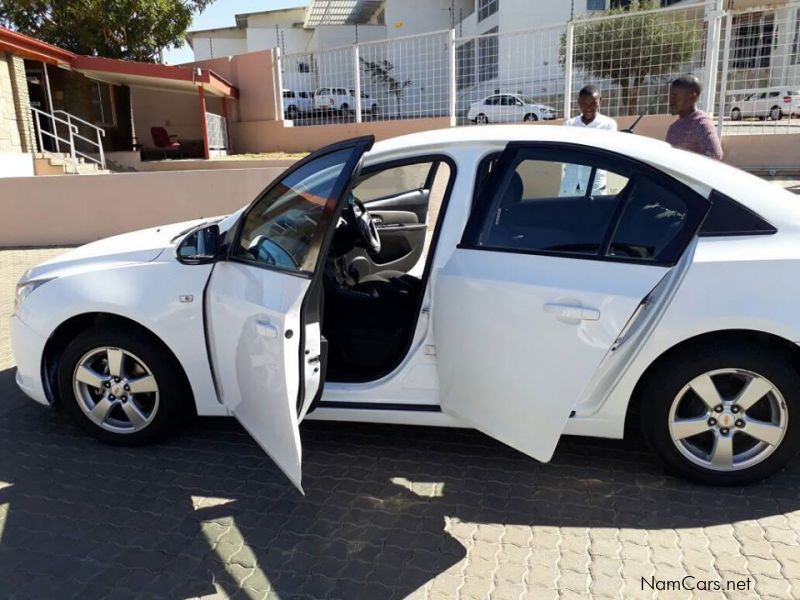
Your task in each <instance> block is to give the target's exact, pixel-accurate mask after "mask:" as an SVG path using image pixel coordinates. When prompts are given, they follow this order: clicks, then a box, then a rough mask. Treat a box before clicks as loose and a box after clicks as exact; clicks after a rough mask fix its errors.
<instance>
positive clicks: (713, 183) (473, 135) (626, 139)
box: [367, 117, 800, 230]
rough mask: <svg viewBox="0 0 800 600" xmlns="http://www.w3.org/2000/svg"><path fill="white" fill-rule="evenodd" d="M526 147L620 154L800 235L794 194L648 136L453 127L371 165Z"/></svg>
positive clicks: (414, 138)
mask: <svg viewBox="0 0 800 600" xmlns="http://www.w3.org/2000/svg"><path fill="white" fill-rule="evenodd" d="M645 118H646V117H645ZM526 141H530V142H563V143H570V144H576V145H581V146H588V147H590V148H602V149H604V150H608V151H611V152H618V153H620V154H623V155H626V156H630V157H631V158H633V159H636V160H640V161H642V162H645V163H647V164H650V165H652V166H654V167H656V168H657V169H660V170H662V171H665V172H667V173H669V174H671V175H673V176H675V177H677V178H679V179H682V180H683V181H687V180H689V181H692V182H696V183H698V184H700V185H701V186H703V187H707V188H710V189H715V190H717V191H719V192H720V193H722V194H725V195H727V196H730V197H731V198H733V199H734V200H736V201H738V202H740V203H742V204H744V205H746V206H748V207H749V208H750V209H752V210H753V211H755V212H757V213H758V214H760V215H762V216H763V217H764V218H766V219H767V220H768V221H770V222H771V223H773V225H775V226H776V227H779V228H780V225H781V224H782V225H784V226H789V227H791V228H794V229H798V230H800V199H798V198H797V196H795V195H794V194H792V193H791V192H788V191H787V190H784V189H783V188H781V187H780V186H778V185H775V184H772V183H769V182H766V181H764V180H763V179H760V178H758V177H756V176H754V175H751V174H750V173H746V172H745V171H742V170H740V169H737V168H736V167H732V166H730V165H727V164H725V163H722V162H719V161H716V160H713V159H711V158H707V157H705V156H702V155H699V154H696V153H693V152H688V151H686V150H680V149H678V148H674V147H672V146H670V145H669V144H667V143H666V142H664V141H661V140H657V139H655V138H650V137H646V136H644V135H636V134H630V133H624V132H617V131H605V130H600V129H586V128H577V127H564V126H563V125H531V124H514V125H481V126H465V127H450V128H446V129H436V130H431V131H422V132H419V133H411V134H408V135H403V136H399V137H396V138H391V139H387V140H383V141H380V142H377V143H376V144H375V145H374V146H373V148H372V150H371V151H370V152H369V154H368V156H367V159H368V161H369V162H370V163H372V162H373V161H374V160H380V159H382V158H383V157H385V156H388V155H392V158H397V156H396V155H398V154H400V155H402V154H409V153H411V152H414V153H421V152H430V153H450V152H452V151H454V150H456V149H457V148H470V147H471V148H475V149H477V150H479V151H481V152H483V153H488V152H491V151H495V152H496V151H500V150H502V149H503V148H505V146H506V145H507V144H508V143H509V142H526Z"/></svg>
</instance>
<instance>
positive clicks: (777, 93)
mask: <svg viewBox="0 0 800 600" xmlns="http://www.w3.org/2000/svg"><path fill="white" fill-rule="evenodd" d="M780 95H781V93H780V92H770V93H769V97H770V98H777V97H778V96H780Z"/></svg>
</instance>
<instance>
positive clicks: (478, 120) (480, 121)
mask: <svg viewBox="0 0 800 600" xmlns="http://www.w3.org/2000/svg"><path fill="white" fill-rule="evenodd" d="M488 123H489V119H488V118H487V117H486V115H485V114H483V113H480V114H479V115H478V116H477V117H475V124H476V125H488Z"/></svg>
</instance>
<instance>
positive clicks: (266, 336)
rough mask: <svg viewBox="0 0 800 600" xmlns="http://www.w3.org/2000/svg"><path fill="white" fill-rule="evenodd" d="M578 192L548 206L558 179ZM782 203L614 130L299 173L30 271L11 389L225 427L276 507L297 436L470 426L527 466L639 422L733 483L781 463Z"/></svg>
mask: <svg viewBox="0 0 800 600" xmlns="http://www.w3.org/2000/svg"><path fill="white" fill-rule="evenodd" d="M570 164H571V165H578V166H580V167H582V169H580V172H581V173H583V176H584V177H586V178H588V179H589V180H590V181H587V182H586V185H584V186H582V187H583V189H587V190H592V189H593V186H592V184H591V179H593V178H594V177H595V176H596V174H597V172H598V171H600V170H602V171H605V172H606V181H607V185H606V186H605V188H604V189H603V190H602V191H601V192H596V193H591V194H583V195H574V196H563V195H561V196H560V195H559V189H560V180H561V177H562V172H563V170H564V167H565V165H570ZM798 273H800V204H799V203H798V199H797V198H796V197H794V196H792V195H791V194H790V193H789V192H786V191H784V190H783V189H780V188H778V187H777V186H774V185H773V184H770V183H766V182H764V181H761V180H759V179H757V178H756V177H753V176H751V175H748V174H747V173H744V172H742V171H739V170H737V169H735V168H733V167H729V166H726V165H724V164H721V163H718V162H714V161H712V160H710V159H707V158H704V157H702V156H698V155H695V154H690V153H687V152H684V151H682V150H676V149H673V148H671V147H670V146H668V145H667V144H665V143H663V142H659V141H656V140H652V139H649V138H645V137H639V136H636V135H630V134H626V133H616V132H605V131H595V130H577V129H574V128H568V127H532V128H527V127H519V126H516V127H515V126H491V127H485V128H481V129H472V128H455V129H447V130H441V131H429V132H425V133H419V134H414V135H409V136H404V137H400V138H395V139H392V140H387V141H383V142H380V143H377V144H375V145H374V146H373V140H372V138H371V137H368V138H359V139H354V140H349V141H345V142H342V143H339V144H336V145H333V146H330V147H328V148H325V149H323V150H320V151H318V152H316V153H314V154H312V155H311V156H309V157H308V158H306V159H304V160H302V161H300V162H298V163H297V164H296V165H294V166H293V167H292V168H290V169H289V170H287V171H286V172H285V173H284V174H283V175H282V176H280V177H279V178H278V179H277V180H275V181H274V182H273V183H271V184H270V185H269V186H268V187H267V188H266V189H265V190H264V192H263V193H262V194H261V195H259V196H258V197H257V198H256V199H255V200H254V201H253V202H252V203H251V204H250V205H249V206H247V207H246V208H243V209H241V210H240V211H238V212H236V213H234V214H232V215H229V216H227V217H225V218H222V219H220V220H213V221H201V222H194V223H187V224H179V225H172V226H165V227H160V228H156V229H150V230H146V231H141V232H135V233H128V234H125V235H121V236H117V237H113V238H110V239H106V240H102V241H99V242H94V243H91V244H88V245H86V246H83V247H81V248H78V249H76V250H72V251H70V252H67V253H65V254H63V255H61V256H59V257H57V258H55V259H53V260H50V261H48V262H46V263H43V264H41V265H39V266H37V267H35V268H33V269H31V270H30V271H29V272H28V273H26V274H25V276H24V277H23V278H22V280H21V281H20V282H19V285H18V288H17V304H16V310H15V314H14V316H13V317H12V318H11V332H12V347H13V351H14V355H15V358H16V362H17V365H18V372H17V382H18V384H19V386H20V387H21V388H22V390H23V391H24V392H25V393H26V394H28V395H29V396H30V397H32V398H33V399H35V400H37V401H38V402H41V403H43V404H54V405H61V406H63V407H64V408H65V409H66V410H68V411H69V412H70V413H72V415H73V416H74V417H75V419H76V420H77V421H78V423H80V424H81V425H82V426H83V427H84V428H85V429H86V430H87V431H88V432H90V433H92V434H93V435H95V436H96V437H98V438H100V439H102V440H105V441H108V442H113V443H122V444H141V443H145V442H150V441H152V440H155V439H158V438H161V437H162V436H164V435H165V434H166V433H167V432H168V431H170V430H171V429H173V428H174V427H175V426H177V425H180V424H181V422H182V421H183V420H184V419H186V418H188V416H190V415H191V413H193V412H196V413H197V414H200V415H227V414H232V415H233V416H235V417H236V418H237V419H239V421H240V422H241V423H242V425H243V426H244V427H245V428H246V429H247V431H249V432H250V434H251V435H252V436H253V437H254V438H255V440H256V441H257V442H258V443H259V444H260V445H261V446H262V447H263V449H264V450H265V451H266V452H267V453H268V454H269V455H270V456H271V457H272V459H274V461H275V462H276V463H277V464H278V466H279V467H280V468H281V469H282V470H283V471H284V472H285V473H286V475H287V476H288V477H289V479H290V480H291V481H292V482H294V483H295V484H296V485H297V486H298V487H299V486H300V483H301V444H300V435H299V430H298V425H299V423H300V422H301V421H302V420H303V419H306V418H308V419H327V420H337V421H367V422H374V423H399V424H415V425H437V426H452V427H474V428H476V429H479V430H480V431H483V432H485V433H486V434H487V435H490V436H492V437H494V438H496V439H497V440H500V441H501V442H504V443H505V444H508V445H509V446H512V447H513V448H516V449H517V450H519V451H520V452H523V453H525V454H527V455H529V456H531V457H533V458H536V459H538V460H540V461H548V460H549V459H550V458H551V456H552V455H553V452H554V450H555V448H556V444H557V443H558V441H559V439H560V437H561V436H562V435H565V434H567V435H568V434H576V435H585V436H599V437H606V438H621V437H622V436H623V433H624V431H625V429H626V427H625V426H626V424H628V425H631V424H633V425H636V424H638V425H639V426H640V427H641V428H642V429H643V431H644V435H645V437H646V438H647V439H648V440H649V442H650V444H651V446H652V448H653V450H654V451H655V453H656V454H657V455H658V456H659V457H660V458H661V460H662V461H663V463H664V464H665V465H666V466H667V467H668V468H670V469H671V470H672V471H673V472H676V473H678V474H680V475H683V476H685V477H688V478H691V479H694V480H697V481H701V482H706V483H713V484H741V483H745V482H750V481H754V480H758V479H761V478H763V477H766V476H767V475H769V474H770V473H773V472H774V471H776V470H777V469H780V468H781V467H782V466H783V465H785V464H786V463H787V461H789V460H790V459H791V458H792V457H793V456H794V454H795V452H796V451H797V449H798V441H799V440H800V375H798V367H800V348H798V345H797V344H798V342H800V313H798V311H797V308H796V306H797V298H798V297H800V277H798Z"/></svg>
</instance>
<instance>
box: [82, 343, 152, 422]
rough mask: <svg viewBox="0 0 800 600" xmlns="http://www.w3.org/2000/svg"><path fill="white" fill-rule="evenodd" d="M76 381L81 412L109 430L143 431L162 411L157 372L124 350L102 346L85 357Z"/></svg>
mask: <svg viewBox="0 0 800 600" xmlns="http://www.w3.org/2000/svg"><path fill="white" fill-rule="evenodd" d="M72 381H73V389H74V392H75V397H76V398H77V400H78V405H79V406H80V408H81V410H82V411H83V412H84V414H85V415H86V416H87V417H88V418H89V420H90V421H92V422H93V423H94V424H95V425H97V426H98V427H101V428H102V429H105V430H107V431H111V432H113V433H135V432H137V431H141V430H142V429H144V428H145V427H147V426H148V425H149V424H150V423H151V422H152V421H153V419H154V418H155V416H156V413H157V412H158V404H159V390H158V383H157V382H156V379H155V377H154V376H153V372H152V371H151V370H150V368H149V367H148V366H147V365H146V364H145V363H144V361H142V360H141V359H140V358H139V357H137V356H135V355H134V354H132V353H130V352H128V351H126V350H123V349H121V348H112V347H101V348H95V349H93V350H90V351H89V352H87V353H86V354H84V355H83V357H82V358H81V359H80V360H79V361H78V363H77V366H76V367H75V371H74V373H73V377H72Z"/></svg>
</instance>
